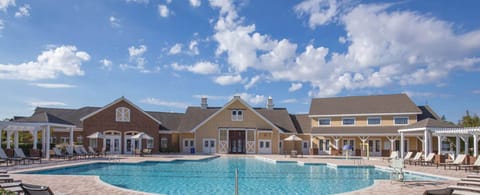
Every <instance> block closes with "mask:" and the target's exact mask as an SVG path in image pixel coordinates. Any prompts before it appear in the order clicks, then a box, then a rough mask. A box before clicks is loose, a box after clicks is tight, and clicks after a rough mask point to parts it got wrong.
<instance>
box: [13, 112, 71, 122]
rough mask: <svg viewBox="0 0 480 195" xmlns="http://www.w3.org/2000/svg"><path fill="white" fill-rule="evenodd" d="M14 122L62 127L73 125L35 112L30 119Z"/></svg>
mask: <svg viewBox="0 0 480 195" xmlns="http://www.w3.org/2000/svg"><path fill="white" fill-rule="evenodd" d="M15 122H27V123H56V124H63V125H73V123H71V122H68V121H65V120H63V119H61V118H59V117H56V116H54V115H52V114H49V113H47V112H37V113H34V114H33V115H32V116H30V117H24V118H20V119H17V120H15Z"/></svg>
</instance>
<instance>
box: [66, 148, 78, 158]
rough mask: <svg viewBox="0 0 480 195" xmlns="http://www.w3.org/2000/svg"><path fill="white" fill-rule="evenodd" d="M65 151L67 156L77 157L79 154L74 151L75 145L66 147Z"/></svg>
mask: <svg viewBox="0 0 480 195" xmlns="http://www.w3.org/2000/svg"><path fill="white" fill-rule="evenodd" d="M65 152H66V154H67V156H71V158H75V156H77V155H75V153H74V152H73V147H72V146H67V147H65Z"/></svg>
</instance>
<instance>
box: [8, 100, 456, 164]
mask: <svg viewBox="0 0 480 195" xmlns="http://www.w3.org/2000/svg"><path fill="white" fill-rule="evenodd" d="M432 121H433V122H434V123H436V124H439V125H443V126H442V127H455V125H450V124H447V123H445V122H443V121H440V118H439V117H438V115H437V114H436V113H435V112H434V111H433V110H432V109H431V108H430V107H429V106H417V105H415V103H413V102H412V101H411V99H410V98H409V97H408V96H407V95H405V94H391V95H372V96H351V97H333V98H314V99H312V101H311V104H310V111H309V113H308V114H291V113H289V112H288V110H287V109H286V108H276V107H274V104H273V99H272V98H271V97H269V98H268V100H267V102H266V106H265V107H261V108H258V107H252V106H250V105H249V104H248V103H246V102H245V101H244V100H243V99H242V98H240V97H239V96H234V97H233V98H232V99H231V100H230V101H229V102H227V103H226V104H225V105H224V106H221V107H211V106H209V105H208V100H207V98H202V99H201V101H200V106H190V107H188V108H187V109H186V111H185V113H172V112H156V111H155V112H154V111H144V110H143V109H141V108H140V107H138V106H137V105H135V104H134V103H133V102H131V101H129V100H128V99H127V98H125V97H120V98H119V99H117V100H115V101H113V102H111V103H109V104H107V105H106V106H104V107H83V108H79V109H60V108H45V107H38V108H36V109H35V111H34V113H33V114H32V116H29V117H15V120H14V122H25V123H29V124H31V123H55V124H58V125H60V126H62V125H63V126H67V127H70V128H64V129H69V130H61V129H60V128H58V129H54V128H52V129H53V130H52V133H51V135H50V134H49V136H47V137H50V142H51V143H55V144H62V143H64V144H83V145H84V146H86V147H88V146H91V147H92V148H95V149H96V150H98V151H100V150H102V149H103V150H105V151H106V152H107V153H111V154H131V153H133V152H134V150H135V149H136V148H151V149H152V151H153V153H163V152H180V153H202V154H203V153H205V154H211V153H220V154H227V153H228V154H283V153H285V152H290V151H291V150H297V151H298V152H301V153H303V154H332V155H335V154H340V153H341V152H342V151H341V150H342V148H343V146H344V145H350V146H352V147H351V150H352V151H351V152H352V153H353V154H354V155H361V153H362V151H363V152H365V150H366V148H368V151H369V153H370V155H371V156H388V155H389V154H390V151H392V150H393V151H399V150H400V147H401V146H402V145H403V147H404V150H403V151H424V150H423V149H424V147H429V146H428V145H425V144H422V143H424V142H423V140H422V137H421V135H423V134H419V135H417V134H415V133H412V134H406V135H405V136H403V134H402V140H403V142H404V143H403V144H401V143H400V140H401V139H400V134H399V131H398V130H399V129H402V128H405V127H410V126H415V125H422V124H424V123H432ZM292 135H295V136H293V137H294V138H296V139H295V140H296V141H291V139H288V138H289V137H290V138H291V137H292ZM431 140H432V139H431ZM431 142H432V141H430V143H431ZM9 144H10V143H9ZM367 145H368V147H365V146H367ZM430 147H431V148H429V149H430V151H433V150H438V147H445V148H444V149H443V150H444V151H445V150H447V148H448V147H449V144H448V143H446V142H445V144H438V146H433V147H432V146H430Z"/></svg>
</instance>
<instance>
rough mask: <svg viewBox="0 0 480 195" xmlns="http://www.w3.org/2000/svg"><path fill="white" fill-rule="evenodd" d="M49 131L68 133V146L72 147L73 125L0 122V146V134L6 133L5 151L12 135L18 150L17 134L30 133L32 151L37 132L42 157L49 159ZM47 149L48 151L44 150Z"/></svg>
mask: <svg viewBox="0 0 480 195" xmlns="http://www.w3.org/2000/svg"><path fill="white" fill-rule="evenodd" d="M50 129H52V130H53V131H63V132H69V133H70V145H71V146H73V131H74V129H75V125H67V124H59V123H51V122H46V123H29V122H10V121H0V145H1V143H2V132H3V131H6V132H7V140H6V141H7V149H10V148H11V137H12V134H13V135H14V138H13V139H14V141H13V142H14V148H18V132H30V133H31V134H32V136H33V149H37V141H38V132H39V131H42V148H43V150H44V152H43V153H44V157H45V158H46V159H47V160H49V159H50ZM46 148H48V150H45V149H46Z"/></svg>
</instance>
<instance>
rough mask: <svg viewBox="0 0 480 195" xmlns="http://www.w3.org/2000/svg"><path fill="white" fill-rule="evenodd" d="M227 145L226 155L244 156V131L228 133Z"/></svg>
mask: <svg viewBox="0 0 480 195" xmlns="http://www.w3.org/2000/svg"><path fill="white" fill-rule="evenodd" d="M228 143H229V147H228V153H230V154H245V131H229V132H228Z"/></svg>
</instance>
